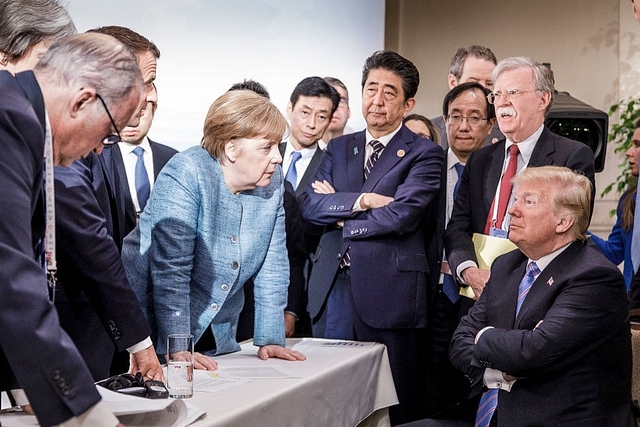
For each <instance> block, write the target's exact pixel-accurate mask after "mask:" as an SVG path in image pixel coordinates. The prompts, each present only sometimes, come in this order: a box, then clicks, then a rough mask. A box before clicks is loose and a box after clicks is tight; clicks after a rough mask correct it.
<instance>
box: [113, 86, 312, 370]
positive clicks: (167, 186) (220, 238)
mask: <svg viewBox="0 0 640 427" xmlns="http://www.w3.org/2000/svg"><path fill="white" fill-rule="evenodd" d="M286 129H287V123H286V120H285V119H284V117H283V116H282V114H281V113H280V112H279V111H278V109H277V108H276V107H275V106H274V105H273V104H272V103H271V102H270V101H269V100H268V99H267V98H264V97H262V96H260V95H257V94H255V93H254V92H251V91H246V90H239V91H232V92H227V93H225V94H224V95H222V96H221V97H220V98H218V99H217V100H216V101H215V102H214V103H213V105H212V106H211V108H210V109H209V112H208V114H207V117H206V119H205V124H204V138H203V139H202V143H201V146H199V147H192V148H190V149H188V150H186V151H183V152H181V153H178V154H176V155H175V156H174V157H173V158H172V159H171V160H170V161H169V162H168V163H167V164H166V165H165V167H164V168H163V169H162V171H161V173H160V174H159V175H158V179H157V181H156V183H155V185H154V187H153V192H152V193H151V196H150V198H149V201H148V202H147V205H146V207H145V209H144V211H143V212H142V215H141V216H140V221H139V223H138V226H137V227H136V228H135V229H134V231H133V232H132V233H131V234H130V235H129V236H127V238H126V239H125V242H124V245H123V249H122V257H123V261H124V265H125V268H126V270H127V276H128V278H129V281H130V282H131V286H132V287H133V289H134V291H135V292H136V295H137V297H138V301H139V302H140V304H141V306H142V309H143V311H144V312H145V314H146V316H147V320H148V321H149V323H150V325H151V330H152V339H154V343H155V344H156V350H157V352H158V353H159V354H160V355H162V354H164V353H165V352H166V342H167V335H168V334H175V333H190V334H192V335H193V336H194V342H195V348H196V351H197V352H198V353H197V354H196V359H195V367H196V369H207V368H208V369H212V368H213V366H212V365H211V363H212V362H211V360H210V359H209V358H208V357H207V356H212V355H217V354H224V353H230V352H234V351H238V350H239V349H240V346H239V345H238V343H237V342H236V340H235V336H236V328H237V324H238V316H239V314H240V311H241V310H242V307H243V305H244V293H243V290H242V286H243V284H244V283H245V282H246V281H247V280H249V279H253V283H254V301H247V303H249V304H252V303H255V332H254V340H253V342H254V344H255V345H256V346H259V347H260V349H259V350H258V356H260V357H261V358H262V359H266V358H268V357H279V358H284V359H289V360H304V356H303V355H302V354H300V353H298V352H296V351H292V350H289V349H287V348H285V347H284V346H285V328H284V308H285V305H286V303H287V287H288V285H289V263H288V259H287V250H286V247H285V228H284V209H283V204H282V203H283V191H284V190H283V185H282V182H283V176H282V169H281V167H280V163H281V162H282V158H281V156H280V152H279V150H278V144H279V143H280V141H281V139H282V136H283V134H284V133H285V131H286Z"/></svg>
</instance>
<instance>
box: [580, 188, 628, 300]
mask: <svg viewBox="0 0 640 427" xmlns="http://www.w3.org/2000/svg"><path fill="white" fill-rule="evenodd" d="M629 196H631V197H633V198H634V199H635V193H633V194H632V193H629V192H627V193H624V194H623V195H622V197H620V201H619V202H618V208H617V210H616V214H617V218H616V223H615V224H614V225H613V228H612V229H611V233H610V234H609V237H608V238H607V239H606V240H605V239H603V238H601V237H598V236H596V235H595V234H593V233H587V234H589V236H591V239H592V240H593V243H595V244H596V245H597V246H598V247H599V248H600V250H601V251H602V253H603V254H604V256H606V257H607V259H608V260H609V261H611V262H612V263H614V264H615V265H618V264H620V263H621V262H622V261H624V268H623V272H624V282H625V283H626V285H627V291H629V289H630V288H631V280H632V279H633V264H632V263H631V236H633V226H632V227H631V229H630V230H629V231H624V229H623V228H622V205H623V203H624V201H625V199H626V198H627V197H629Z"/></svg>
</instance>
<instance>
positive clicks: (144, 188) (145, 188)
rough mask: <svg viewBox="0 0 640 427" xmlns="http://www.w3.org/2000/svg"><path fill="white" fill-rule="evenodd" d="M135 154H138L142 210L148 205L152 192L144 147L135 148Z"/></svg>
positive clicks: (139, 196)
mask: <svg viewBox="0 0 640 427" xmlns="http://www.w3.org/2000/svg"><path fill="white" fill-rule="evenodd" d="M133 154H135V155H136V156H138V161H137V162H136V193H137V194H138V204H139V205H140V211H142V210H144V207H145V206H146V205H147V199H149V193H150V192H151V185H150V184H149V175H147V168H146V167H145V166H144V158H143V156H144V150H143V149H142V147H136V148H135V149H134V150H133Z"/></svg>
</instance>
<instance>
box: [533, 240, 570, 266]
mask: <svg viewBox="0 0 640 427" xmlns="http://www.w3.org/2000/svg"><path fill="white" fill-rule="evenodd" d="M571 243H573V242H570V243H567V244H566V245H564V246H563V247H561V248H560V249H556V250H555V251H553V252H551V253H550V254H547V255H545V256H543V257H540V259H537V260H533V259H531V258H529V262H531V261H535V262H536V265H537V266H538V268H539V269H540V271H541V272H542V270H544V269H545V268H546V267H547V266H548V265H549V264H550V263H551V261H553V260H554V258H555V257H557V256H558V255H560V254H561V253H562V252H563V251H564V250H565V249H567V248H568V247H569V246H570V245H571Z"/></svg>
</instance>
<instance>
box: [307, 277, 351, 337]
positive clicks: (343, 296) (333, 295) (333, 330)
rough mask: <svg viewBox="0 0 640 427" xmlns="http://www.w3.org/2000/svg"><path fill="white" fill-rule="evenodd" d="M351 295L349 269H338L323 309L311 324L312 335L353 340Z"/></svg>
mask: <svg viewBox="0 0 640 427" xmlns="http://www.w3.org/2000/svg"><path fill="white" fill-rule="evenodd" d="M353 312H354V308H353V296H352V295H351V269H350V268H349V267H346V268H342V269H340V270H338V273H337V274H336V277H335V278H334V281H333V285H332V286H331V290H330V291H329V296H328V297H327V302H326V304H325V307H324V309H323V310H322V312H321V313H320V314H319V315H318V317H317V318H316V319H315V321H314V323H313V325H312V331H313V336H314V337H316V338H330V339H340V340H353V339H354V338H355V336H354V333H353Z"/></svg>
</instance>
